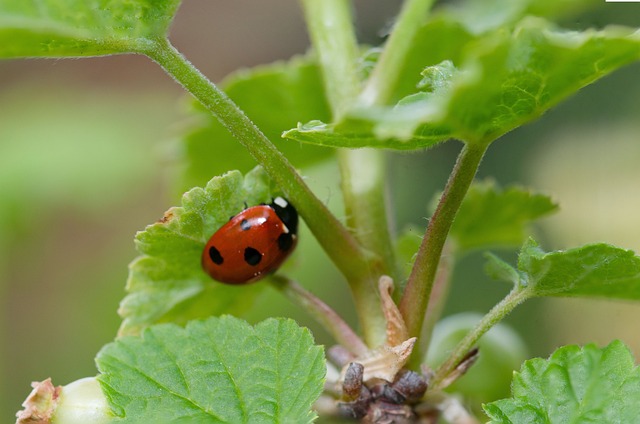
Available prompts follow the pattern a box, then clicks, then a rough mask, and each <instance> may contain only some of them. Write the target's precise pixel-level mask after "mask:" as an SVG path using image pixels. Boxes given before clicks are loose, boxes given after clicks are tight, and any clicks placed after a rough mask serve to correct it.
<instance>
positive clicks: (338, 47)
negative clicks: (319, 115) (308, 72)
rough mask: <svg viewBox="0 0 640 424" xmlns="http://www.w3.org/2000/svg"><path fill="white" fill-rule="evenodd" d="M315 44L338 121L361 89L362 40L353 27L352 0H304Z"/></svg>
mask: <svg viewBox="0 0 640 424" xmlns="http://www.w3.org/2000/svg"><path fill="white" fill-rule="evenodd" d="M300 3H301V4H302V9H303V11H304V15H305V20H306V22H307V29H308V31H309V37H310V38H311V44H312V45H313V46H314V50H315V53H316V55H317V56H318V60H319V62H320V67H321V69H322V71H323V75H324V84H325V88H326V93H327V98H328V100H329V104H330V105H331V109H332V111H333V118H334V121H337V120H338V118H339V117H340V116H341V115H342V113H343V112H344V111H345V110H346V109H347V108H348V107H349V106H350V104H351V103H352V102H353V101H354V100H355V98H356V96H357V94H358V92H359V90H360V83H361V81H360V78H359V77H358V72H357V69H358V68H357V59H358V42H357V40H356V37H355V32H354V30H353V20H352V16H351V1H350V0H300Z"/></svg>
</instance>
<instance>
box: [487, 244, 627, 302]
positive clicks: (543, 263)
mask: <svg viewBox="0 0 640 424" xmlns="http://www.w3.org/2000/svg"><path fill="white" fill-rule="evenodd" d="M493 261H494V262H495V260H493ZM501 264H502V265H501V266H502V267H504V265H506V264H504V263H502V262H501ZM494 274H496V273H494ZM508 274H509V272H507V271H504V272H502V274H500V275H502V276H505V277H506V276H508ZM510 274H511V275H519V280H518V282H519V285H521V287H522V288H528V289H530V290H531V294H532V296H586V297H606V298H615V299H630V300H640V257H639V256H636V255H635V253H634V252H633V251H631V250H625V249H621V248H619V247H615V246H611V245H609V244H605V243H597V244H589V245H586V246H582V247H578V248H574V249H569V250H559V251H555V252H549V253H546V252H544V251H543V250H542V249H541V248H540V247H539V246H538V244H537V243H536V242H535V241H533V240H532V239H529V240H528V241H527V242H525V244H524V245H523V246H522V249H521V250H520V254H519V256H518V270H517V271H516V270H515V269H514V270H513V271H511V272H510Z"/></svg>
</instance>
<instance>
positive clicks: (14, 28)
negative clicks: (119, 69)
mask: <svg viewBox="0 0 640 424" xmlns="http://www.w3.org/2000/svg"><path fill="white" fill-rule="evenodd" d="M179 5H180V0H164V1H154V0H41V1H37V2H34V1H24V0H0V58H9V57H60V56H96V55H106V54H112V53H127V52H134V51H144V50H145V49H146V47H147V46H148V45H149V44H152V43H154V40H155V39H157V38H159V37H165V36H166V32H167V30H168V28H169V25H170V24H171V20H172V19H173V15H174V13H175V12H176V10H177V8H178V6H179Z"/></svg>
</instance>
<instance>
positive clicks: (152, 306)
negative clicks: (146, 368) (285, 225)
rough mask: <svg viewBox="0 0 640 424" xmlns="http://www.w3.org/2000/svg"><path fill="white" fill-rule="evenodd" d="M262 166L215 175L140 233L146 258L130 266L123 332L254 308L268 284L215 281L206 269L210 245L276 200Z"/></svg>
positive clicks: (122, 312)
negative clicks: (242, 215) (253, 208)
mask: <svg viewBox="0 0 640 424" xmlns="http://www.w3.org/2000/svg"><path fill="white" fill-rule="evenodd" d="M269 185H270V183H269V181H268V180H267V177H266V174H265V173H264V171H263V170H262V168H256V169H255V170H254V171H252V172H251V173H249V174H247V175H246V177H245V178H244V180H243V178H242V175H241V174H240V172H238V171H232V172H228V173H227V174H225V175H223V176H221V177H215V178H213V179H212V180H211V181H209V183H208V184H207V185H206V187H205V188H204V189H203V188H200V187H196V188H194V189H192V190H190V191H188V192H187V193H185V194H184V196H183V197H182V206H181V207H173V208H171V209H169V210H168V211H167V212H165V215H164V217H163V218H162V219H161V220H160V221H158V222H156V223H155V224H152V225H149V226H148V227H147V228H146V229H145V230H144V231H141V232H139V233H138V234H137V235H136V247H137V249H138V251H139V252H140V253H141V254H142V256H139V257H138V258H137V259H135V260H134V261H133V262H132V263H131V265H130V266H129V279H128V281H127V291H128V292H129V294H128V295H127V296H126V297H125V298H124V300H123V301H122V303H121V305H120V310H119V313H120V315H121V316H122V318H123V322H122V326H121V327H120V334H122V335H126V334H138V333H140V331H141V330H142V329H143V328H145V327H147V326H149V325H152V324H155V323H158V322H175V323H181V324H183V323H185V322H187V321H188V320H190V319H195V318H203V317H208V316H211V315H220V314H223V313H235V314H237V313H240V312H241V311H242V310H244V309H246V308H248V307H249V306H251V303H252V301H253V299H254V298H255V296H256V295H257V294H258V293H259V292H260V291H261V290H262V288H263V287H264V284H251V285H248V286H242V287H236V286H229V285H224V284H220V283H217V282H215V281H213V280H212V279H211V278H210V277H209V276H208V275H207V274H206V273H205V272H204V271H203V270H202V267H201V265H200V257H201V254H202V250H203V249H204V246H205V244H206V242H207V241H208V240H209V238H210V237H211V235H212V234H213V233H214V232H215V231H216V230H217V229H218V228H220V227H221V226H222V225H223V224H224V223H226V222H227V221H228V220H229V217H230V216H233V215H235V214H237V213H238V212H240V211H241V210H242V209H243V208H244V204H245V202H246V204H249V205H255V204H259V203H266V202H269V201H271V197H272V195H271V191H270V186H269Z"/></svg>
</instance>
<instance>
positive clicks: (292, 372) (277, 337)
mask: <svg viewBox="0 0 640 424" xmlns="http://www.w3.org/2000/svg"><path fill="white" fill-rule="evenodd" d="M96 363H97V364H98V369H99V370H100V372H101V373H102V374H100V375H99V377H98V379H99V381H100V383H101V384H102V388H103V390H104V391H105V393H106V394H107V398H108V400H109V403H110V406H111V408H112V410H113V412H114V414H115V415H116V416H117V417H119V418H120V419H121V420H118V422H131V423H142V422H144V423H153V422H165V423H166V422H198V423H233V424H235V423H308V422H311V421H313V419H314V417H315V413H314V412H312V411H310V409H311V405H312V404H313V402H314V401H315V400H316V399H317V398H318V396H319V395H320V393H321V391H322V387H323V383H324V374H325V363H324V353H323V349H322V347H320V346H315V345H314V342H313V338H312V336H311V334H310V333H309V331H308V330H307V329H304V328H301V327H299V326H298V325H297V324H296V323H295V322H294V321H292V320H285V319H268V320H266V321H263V322H261V323H260V324H258V325H256V326H255V327H252V326H250V325H249V324H247V323H246V322H244V321H241V320H239V319H237V318H233V317H230V316H224V317H220V318H209V319H207V320H205V321H192V322H190V323H189V324H188V325H187V326H186V327H185V328H181V327H178V326H176V325H173V324H163V325H157V326H153V327H150V328H148V329H147V330H145V331H144V333H143V334H142V337H123V338H121V339H119V340H117V341H115V342H113V343H110V344H108V345H107V346H105V347H104V348H103V349H102V350H101V351H100V353H99V354H98V356H97V358H96Z"/></svg>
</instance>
